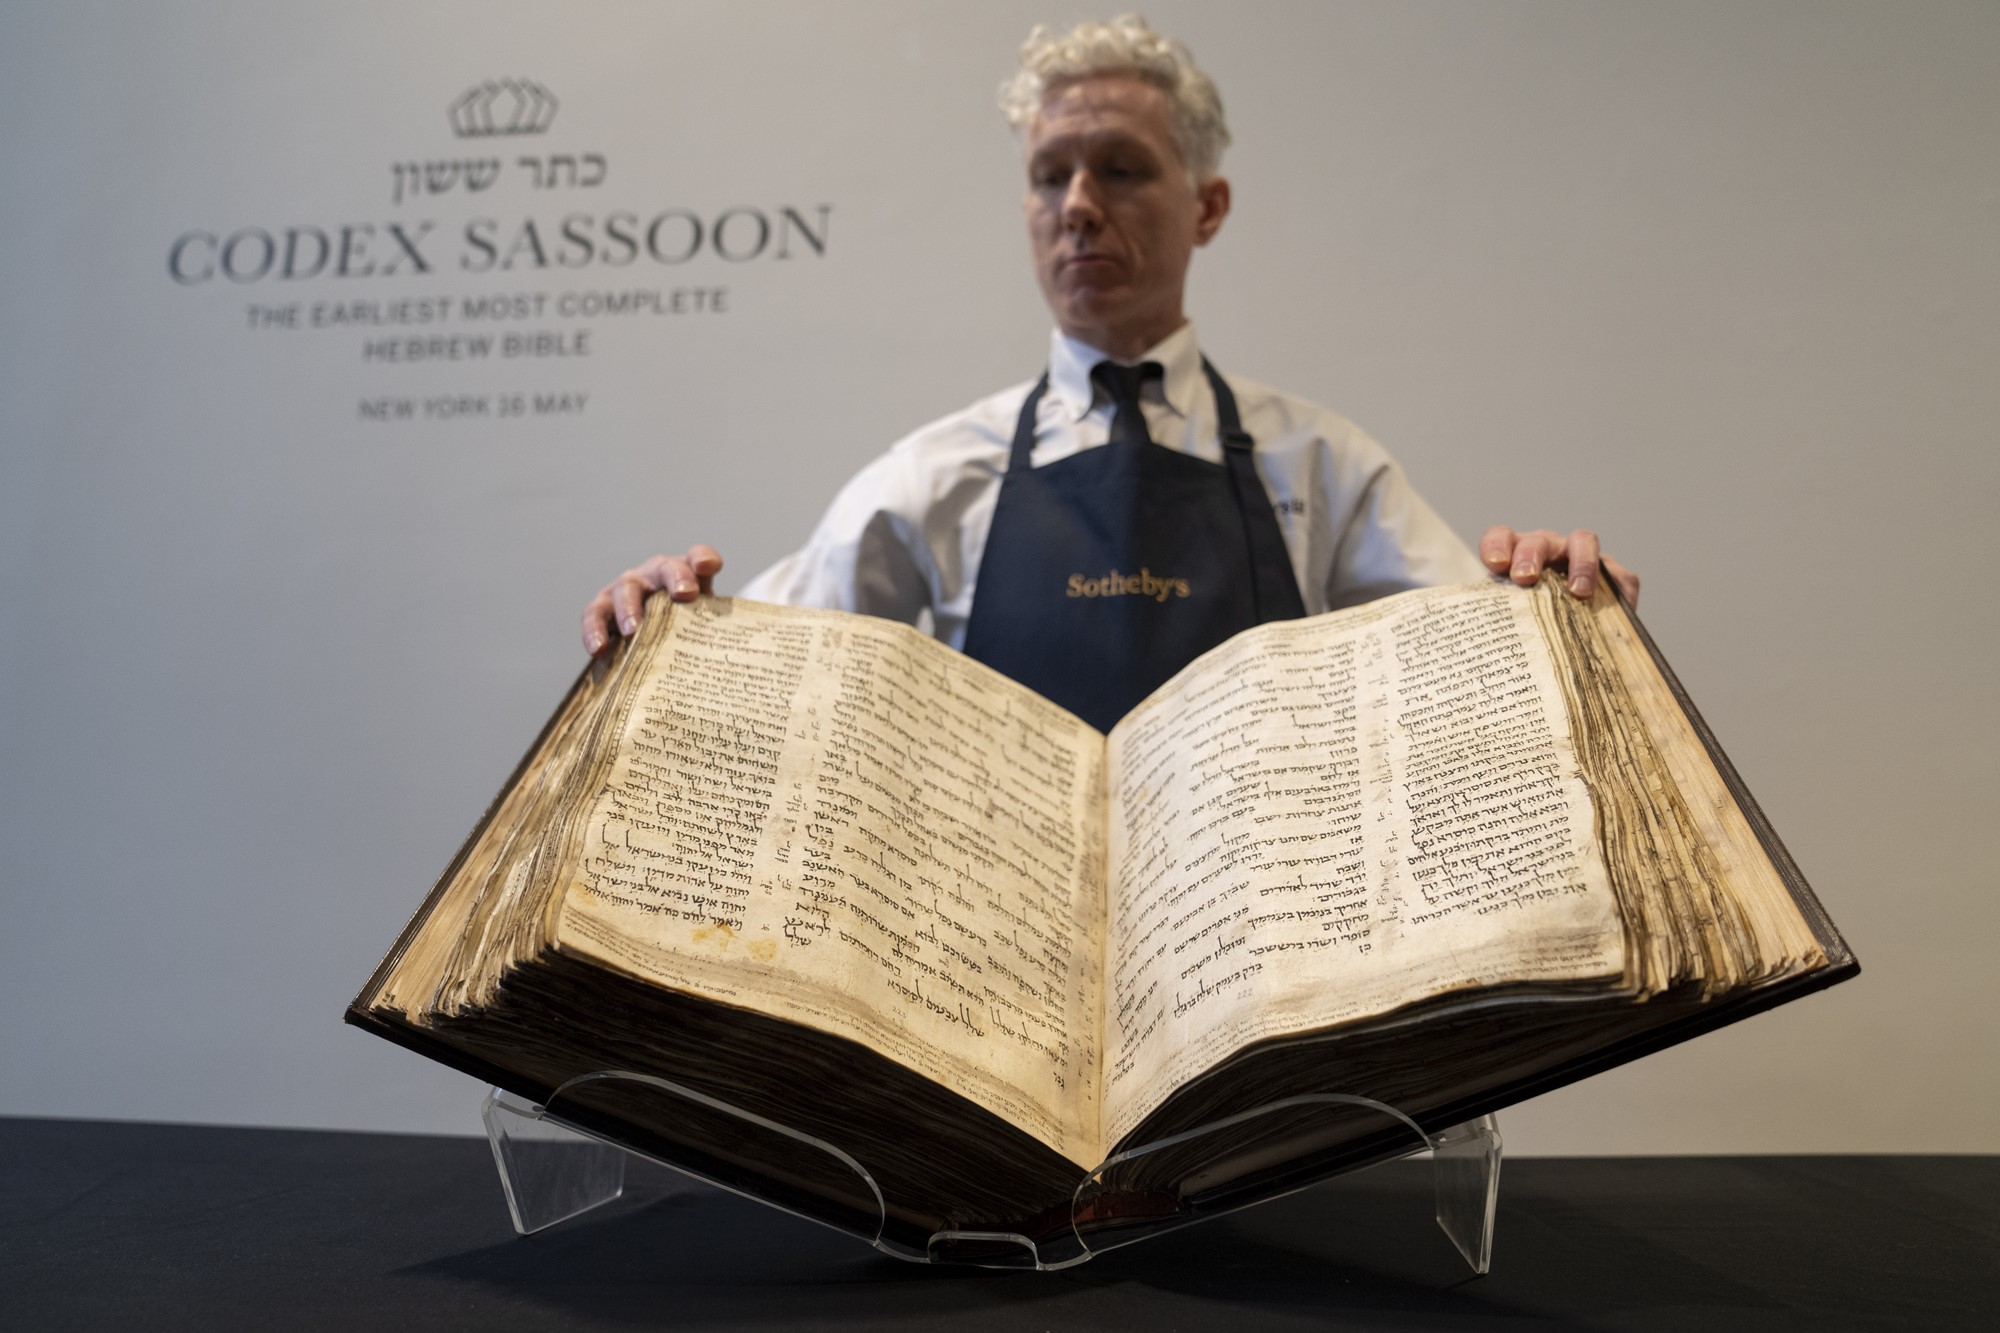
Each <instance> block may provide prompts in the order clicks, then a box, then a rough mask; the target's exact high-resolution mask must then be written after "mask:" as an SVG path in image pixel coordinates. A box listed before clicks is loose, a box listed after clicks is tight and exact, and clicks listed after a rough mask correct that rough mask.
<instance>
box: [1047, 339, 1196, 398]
mask: <svg viewBox="0 0 2000 1333" xmlns="http://www.w3.org/2000/svg"><path fill="white" fill-rule="evenodd" d="M1110 359H1111V358H1109V357H1107V356H1105V354H1104V353H1102V352H1100V351H1098V350H1097V349H1096V348H1095V347H1092V346H1091V345H1090V344H1089V343H1086V342H1079V341H1078V340H1076V339H1075V338H1071V337H1068V336H1066V335H1065V334H1064V333H1063V331H1062V330H1061V329H1057V330H1056V331H1055V332H1053V333H1051V334H1050V335H1049V392H1051V393H1053V394H1054V395H1055V396H1056V398H1057V400H1058V401H1059V402H1061V403H1062V405H1063V408H1064V410H1065V411H1066V412H1067V413H1068V414H1069V417H1070V419H1071V420H1072V421H1080V420H1082V419H1083V418H1084V417H1085V416H1086V415H1088V414H1089V412H1090V409H1091V406H1092V404H1094V403H1095V402H1096V400H1097V388H1096V386H1095V385H1094V384H1092V383H1091V379H1090V371H1091V368H1092V367H1093V366H1095V365H1096V364H1097V363H1098V362H1100V361H1107V360H1110ZM1139 360H1141V361H1157V362H1159V363H1160V365H1161V366H1162V367H1163V368H1164V369H1165V371H1166V374H1165V375H1164V377H1163V378H1162V379H1161V381H1160V390H1161V392H1162V393H1163V394H1164V395H1165V396H1166V404H1167V406H1168V407H1170V408H1172V409H1173V410H1174V411H1175V412H1176V413H1178V414H1179V415H1181V416H1183V417H1186V416H1188V415H1189V414H1190V413H1191V412H1192V411H1193V410H1194V401H1195V390H1196V389H1197V388H1198V387H1199V385H1200V384H1201V376H1202V370H1201V345H1200V344H1199V343H1197V342H1196V341H1195V337H1194V323H1193V321H1189V322H1188V323H1185V324H1183V325H1181V326H1180V327H1179V328H1177V329H1175V330H1174V331H1173V332H1172V333H1170V334H1168V335H1167V336H1166V337H1164V338H1162V339H1161V340H1160V341H1159V342H1157V343H1155V344H1154V345H1153V346H1151V347H1149V348H1147V349H1146V351H1145V354H1144V355H1142V356H1141V357H1140V358H1139Z"/></svg>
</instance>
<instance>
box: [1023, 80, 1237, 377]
mask: <svg viewBox="0 0 2000 1333" xmlns="http://www.w3.org/2000/svg"><path fill="white" fill-rule="evenodd" d="M1027 148H1028V197H1027V201H1026V209H1027V214H1028V238H1029V241H1030V243H1031V245H1032V246H1033V248H1034V256H1035V276H1036V277H1037V278H1038V279H1040V281H1041V284H1042V295H1043V297H1044V298H1046V299H1047V301H1048V303H1049V309H1050V310H1051V311H1053V312H1054V314H1055V317H1056V324H1057V325H1058V326H1059V327H1060V328H1061V329H1062V331H1063V332H1064V333H1066V334H1068V335H1069V336H1071V337H1073V338H1079V339H1081V340H1083V341H1084V342H1087V343H1089V344H1091V345H1092V346H1094V347H1096V348H1098V349H1099V350H1101V351H1104V352H1108V353H1110V354H1111V355H1113V356H1116V357H1120V358H1122V359H1127V360H1129V359H1131V358H1134V357H1137V356H1138V355H1139V354H1140V353H1142V352H1144V351H1145V350H1146V349H1147V348H1149V347H1151V346H1152V345H1153V344H1155V343H1157V342H1158V341H1160V339H1162V338H1164V337H1166V336H1167V335H1168V334H1170V333H1172V332H1173V331H1174V330H1175V329H1177V328H1179V327H1180V326H1181V325H1182V324H1183V323H1184V322H1186V316H1185V315H1184V314H1183V313H1182V310H1181V292H1182V289H1183V287H1184V286H1185V284H1186V282H1187V268H1188V260H1189V259H1190V258H1192V257H1193V255H1194V248H1195V247H1196V246H1197V245H1206V244H1207V243H1208V240H1209V238H1210V237H1211V236H1213V235H1215V232H1216V229H1217V228H1219V227H1220V226H1221V225H1222V219H1223V217H1224V216H1225V215H1226V214H1227V213H1228V212H1229V183H1228V182H1227V181H1224V180H1223V179H1221V178H1220V177H1213V178H1211V179H1209V180H1207V181H1205V182H1203V183H1202V185H1201V186H1200V187H1199V188H1197V187H1196V186H1195V185H1194V183H1193V182H1192V181H1191V180H1190V179H1189V178H1188V174H1187V168H1186V167H1185V166H1184V165H1183V164H1182V162H1181V155H1180V149H1179V147H1178V146H1177V145H1176V144H1175V142H1174V132H1173V120H1172V112H1171V110H1170V107H1169V104H1168V101H1167V95H1166V94H1165V93H1164V92H1162V91H1160V89H1158V88H1156V87H1154V86H1153V85H1152V84H1150V83H1147V82H1146V81H1145V80H1143V79H1140V78H1137V77H1135V76H1133V75H1128V74H1107V75H1097V76H1094V77H1092V78H1088V79H1079V80H1077V81H1076V82H1074V83H1065V84H1061V85H1059V86H1058V87H1057V88H1056V89H1055V90H1054V91H1053V92H1051V93H1050V94H1049V96H1048V98H1047V99H1046V100H1045V101H1044V102H1043V103H1042V109H1041V111H1040V112H1039V113H1037V115H1036V116H1035V119H1034V123H1033V124H1032V125H1031V126H1030V127H1029V130H1028V145H1027Z"/></svg>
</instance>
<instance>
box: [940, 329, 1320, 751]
mask: <svg viewBox="0 0 2000 1333" xmlns="http://www.w3.org/2000/svg"><path fill="white" fill-rule="evenodd" d="M1202 370H1203V371H1204V372H1205V373H1206V374H1207V375H1208V382H1209V384H1210V385H1211V386H1212V387H1213V388H1214V390H1215V411H1216V419H1217V424H1218V425H1219V426H1220V428H1221V434H1222V454H1223V461H1222V462H1221V463H1210V462H1208V461H1206V460H1204V459H1200V458H1194V457H1192V456H1190V455H1188V454H1184V453H1181V452H1179V451H1178V450H1174V449H1169V448H1167V447H1166V446H1164V445H1160V444H1151V443H1144V442H1136V443H1135V442H1129V441H1113V442H1112V443H1109V444H1104V445H1100V446H1098V447H1096V448H1092V449H1083V450H1080V451H1078V452H1077V453H1075V454H1072V455H1071V456H1070V457H1068V458H1065V459H1062V460H1060V461H1058V462H1054V463H1050V464H1048V465H1047V466H1045V467H1036V466H1034V464H1033V463H1031V462H1030V461H1029V455H1030V452H1031V451H1032V450H1033V449H1034V447H1035V417H1036V409H1037V408H1038V407H1039V405H1040V403H1041V400H1042V395H1043V394H1044V393H1046V392H1047V391H1048V387H1049V377H1048V375H1047V374H1046V373H1044V374H1043V376H1042V377H1041V379H1040V380H1038V381H1037V382H1036V384H1035V387H1034V389H1033V390H1032V391H1030V392H1029V394H1028V400H1027V402H1025V403H1023V404H1022V405H1021V416H1020V419H1019V421H1017V422H1016V423H1015V426H1014V444H1013V451H1012V453H1011V454H1010V456H1009V458H1008V460H1007V474H1006V476H1005V477H1003V478H1002V479H1001V483H1000V498H999V502H998V504H997V505H996V506H995V508H994V511H993V528H992V532H991V533H990V535H989V536H988V537H987V539H986V553H985V555H984V556H983V557H982V558H981V560H980V563H979V577H978V582H977V585H976V586H975V588H974V591H973V600H972V617H971V620H970V622H969V623H968V624H967V626H966V631H965V651H966V653H967V655H968V656H971V657H975V658H977V659H978V660H979V661H981V662H984V663H986V664H987V665H988V666H990V667H993V668H994V669H995V670H997V671H1001V672H1003V673H1005V674H1006V675H1009V676H1012V677H1013V678H1014V679H1015V680H1018V681H1020V682H1021V683H1022V684H1023V685H1026V686H1027V687H1029V688H1030V689H1032V690H1034V691H1035V692H1036V693H1038V694H1041V695H1043V696H1045V697H1047V698H1049V699H1053V700H1054V701H1055V702H1057V703H1059V704H1061V705H1062V706H1063V707H1064V708H1067V709H1069V710H1070V711H1071V712H1073V713H1075V714H1077V715H1078V716H1079V717H1081V718H1083V720H1084V721H1086V722H1088V723H1090V725H1092V726H1093V727H1096V728H1097V729H1098V730H1099V731H1108V730H1110V729H1111V726H1112V724H1113V723H1115V722H1117V721H1118V719H1119V718H1121V717H1123V716H1125V714H1126V713H1127V712H1129V711H1131V709H1132V707H1133V706H1134V705H1135V704H1137V703H1138V702H1139V701H1140V700H1141V699H1144V698H1145V697H1146V696H1147V695H1148V694H1151V693H1152V692H1153V691H1154V690H1155V689H1157V688H1159V687H1160V686H1161V685H1163V684H1165V683H1166V681H1167V679H1168V677H1170V676H1172V675H1173V674H1174V673H1175V672H1177V671H1179V670H1180V669H1181V668H1182V667H1184V666H1186V665H1187V664H1188V663H1189V662H1191V661H1193V660H1194V659H1195V658H1196V657H1198V656H1200V655H1201V654H1202V653H1204V652H1206V651H1207V650H1208V649H1210V648H1213V647H1214V646H1215V645H1216V644H1218V643H1221V642H1222V641H1223V640H1224V639H1227V638H1228V637H1229V636H1230V635H1232V634H1235V633H1237V632H1238V631H1239V630H1244V629H1248V628H1249V627H1250V626H1252V625H1259V624H1262V623H1263V622H1265V621H1267V620H1290V619H1295V618H1297V617H1299V616H1303V615H1304V614H1305V603H1304V602H1303V601H1302V600H1301V599H1300V597H1299V585H1298V580H1297V579H1295V578H1293V577H1292V562H1291V559H1290V558H1289V557H1288V556H1287V555H1286V553H1285V542H1284V537H1283V536H1282V535H1281V534H1280V533H1279V531H1278V518H1277V515H1276V514H1275V513H1273V512H1272V509H1271V499H1270V497H1269V496H1268V495H1266V494H1265V493H1264V483H1263V481H1262V480H1261V479H1260V478H1259V477H1258V475H1257V466H1256V464H1255V463H1254V462H1253V461H1252V459H1251V441H1250V437H1249V436H1248V435H1247V434H1245V433H1244V431H1243V424H1242V422H1241V420H1240V419H1239V418H1238V417H1237V414H1236V396H1235V395H1234V394H1232V393H1231V392H1230V391H1229V386H1228V385H1227V384H1224V383H1223V381H1222V376H1220V375H1218V374H1217V373H1216V371H1215V367H1214V366H1212V365H1210V364H1209V363H1208V361H1207V359H1206V358H1203V360H1202Z"/></svg>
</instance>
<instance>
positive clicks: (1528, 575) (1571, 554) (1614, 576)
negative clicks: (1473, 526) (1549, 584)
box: [1479, 527, 1639, 608]
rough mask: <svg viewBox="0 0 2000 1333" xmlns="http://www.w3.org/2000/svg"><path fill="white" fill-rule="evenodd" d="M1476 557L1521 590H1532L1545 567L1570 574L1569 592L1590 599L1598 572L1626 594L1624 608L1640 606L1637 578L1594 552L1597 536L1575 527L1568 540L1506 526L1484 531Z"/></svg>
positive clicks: (1552, 534) (1553, 534)
mask: <svg viewBox="0 0 2000 1333" xmlns="http://www.w3.org/2000/svg"><path fill="white" fill-rule="evenodd" d="M1479 558H1480V559H1481V560H1483V561H1485V562H1486V567H1487V568H1488V569H1490V570H1492V571H1493V572H1494V574H1496V575H1500V574H1504V575H1506V576H1507V577H1509V578H1511V579H1513V580H1514V582H1516V583H1518V584H1520V585H1521V586H1522V587H1524V588H1529V587H1533V586H1534V584H1535V581H1536V580H1537V579H1539V578H1541V576H1542V570H1543V568H1544V567H1547V568H1550V569H1560V570H1563V571H1565V572H1567V573H1568V575H1569V590H1570V591H1571V592H1572V593H1574V594H1575V595H1576V596H1578V597H1582V598H1586V599H1587V598H1589V597H1590V595H1591V594H1592V593H1594V592H1596V591H1597V574H1598V571H1599V570H1600V569H1601V570H1603V571H1604V573H1606V574H1608V575H1610V576H1611V581H1612V582H1613V583H1615V584H1617V585H1618V591H1619V592H1621V593H1623V594H1625V605H1627V606H1629V607H1633V608H1637V606H1638V605H1639V576H1638V575H1637V574H1634V573H1633V572H1632V571H1631V570H1629V569H1627V568H1625V566H1623V565H1621V564H1619V563H1618V562H1617V561H1616V560H1613V559H1612V558H1611V557H1610V556H1608V555H1604V554H1602V553H1601V552H1599V551H1598V549H1597V534H1596V533H1594V532H1590V531H1587V530H1585V529H1583V528H1578V529H1577V530H1576V531H1575V532H1572V533H1571V534H1570V535H1569V536H1568V537H1564V536H1563V535H1562V534H1561V533H1560V532H1550V531H1549V530H1548V529H1547V528H1542V529H1540V530H1538V531H1535V532H1515V531H1514V529H1512V528H1509V527H1495V528H1488V529H1486V535H1485V536H1484V537H1481V538H1480V539H1479Z"/></svg>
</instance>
